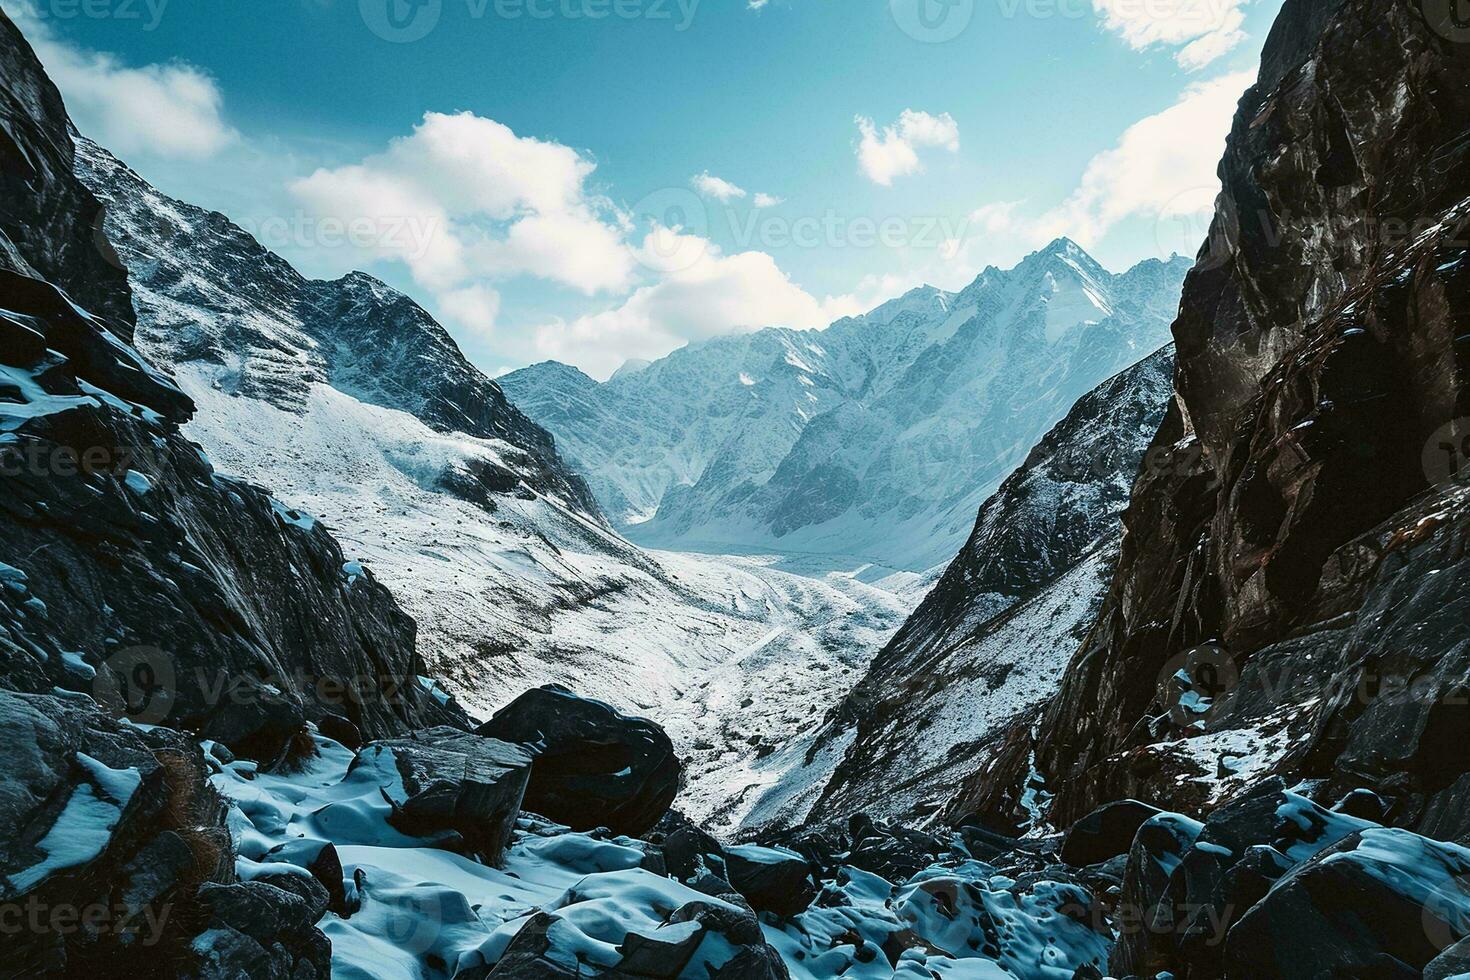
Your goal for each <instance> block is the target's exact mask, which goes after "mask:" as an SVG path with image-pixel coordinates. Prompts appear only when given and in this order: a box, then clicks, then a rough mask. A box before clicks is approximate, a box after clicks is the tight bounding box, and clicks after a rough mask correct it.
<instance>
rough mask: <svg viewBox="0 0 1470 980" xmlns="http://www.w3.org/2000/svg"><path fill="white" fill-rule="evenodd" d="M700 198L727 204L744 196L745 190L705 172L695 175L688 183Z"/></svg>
mask: <svg viewBox="0 0 1470 980" xmlns="http://www.w3.org/2000/svg"><path fill="white" fill-rule="evenodd" d="M689 183H690V184H691V185H692V186H693V187H694V189H695V190H697V191H698V192H699V193H700V194H701V195H702V196H704V197H710V198H714V199H715V200H716V201H721V202H729V201H734V200H736V199H738V198H742V197H744V196H745V189H744V188H742V187H737V186H736V185H734V184H732V183H730V182H729V181H728V180H724V179H723V178H720V177H716V176H714V175H713V174H711V173H710V172H709V171H708V170H706V171H705V172H704V173H702V174H697V175H695V177H694V178H693V179H692V180H690V182H689Z"/></svg>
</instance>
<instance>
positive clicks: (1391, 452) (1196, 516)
mask: <svg viewBox="0 0 1470 980" xmlns="http://www.w3.org/2000/svg"><path fill="white" fill-rule="evenodd" d="M1431 6H1434V5H1427V6H1426V5H1423V4H1420V3H1417V2H1412V0H1391V2H1386V3H1368V2H1365V0H1345V2H1344V0H1289V2H1288V3H1287V4H1286V6H1285V8H1284V10H1283V12H1282V14H1281V17H1280V19H1279V20H1278V23H1277V25H1276V27H1275V29H1274V30H1273V32H1272V35H1271V38H1270V41H1269V43H1268V44H1267V47H1266V51H1265V56H1264V61H1263V65H1262V69H1261V74H1260V77H1259V81H1258V83H1257V84H1256V86H1255V87H1254V88H1252V89H1251V90H1250V91H1248V92H1247V93H1246V95H1245V96H1244V98H1243V99H1242V100H1241V104H1240V108H1239V111H1238V113H1237V116H1236V120H1235V125H1234V129H1233V131H1232V133H1231V136H1230V139H1229V142H1228V145H1227V150H1226V155H1225V159H1224V161H1223V163H1222V164H1221V170H1220V173H1221V177H1222V179H1223V183H1224V189H1223V193H1222V195H1221V197H1220V199H1219V202H1218V206H1217V213H1216V218H1215V222H1214V225H1213V226H1212V231H1211V235H1210V240H1209V241H1208V243H1207V244H1206V245H1205V246H1204V248H1203V249H1202V250H1201V252H1200V256H1199V261H1198V264H1197V266H1196V268H1195V270H1194V271H1193V272H1192V273H1191V274H1190V277H1189V279H1188V281H1187V283H1186V286H1185V292H1184V298H1183V303H1182V306H1181V311H1180V317H1179V320H1178V321H1177V322H1176V324H1175V326H1174V334H1175V339H1176V343H1177V348H1178V368H1177V373H1176V385H1175V387H1176V393H1177V399H1176V400H1175V403H1174V404H1173V405H1172V406H1171V408H1170V412H1169V414H1168V416H1167V418H1166V419H1165V421H1164V424H1163V426H1162V428H1161V429H1160V432H1159V434H1158V437H1157V438H1156V440H1155V443H1154V449H1155V451H1157V452H1159V453H1162V454H1164V456H1165V457H1166V458H1168V457H1171V456H1174V455H1178V454H1183V453H1189V454H1194V455H1197V456H1200V457H1202V458H1203V460H1204V461H1205V462H1206V464H1207V466H1206V471H1205V472H1199V471H1197V470H1191V469H1188V468H1173V467H1168V466H1165V467H1162V468H1160V469H1147V470H1145V471H1144V473H1143V474H1142V475H1141V477H1140V479H1139V482H1138V484H1137V485H1136V487H1135V488H1134V493H1133V499H1132V503H1131V504H1130V508H1129V511H1128V514H1127V516H1126V517H1125V524H1126V526H1127V535H1126V537H1125V539H1124V547H1123V555H1122V559H1121V561H1120V566H1119V570H1118V574H1117V577H1116V579H1115V581H1114V584H1113V586H1112V589H1111V592H1110V594H1109V597H1108V600H1107V603H1106V605H1105V608H1104V609H1103V611H1102V613H1101V614H1100V615H1099V617H1098V620H1097V622H1096V625H1095V628H1094V629H1093V631H1092V633H1091V635H1090V636H1089V638H1088V639H1087V641H1086V642H1085V643H1084V645H1083V648H1082V651H1081V653H1079V654H1078V655H1077V657H1076V659H1075V660H1074V661H1073V663H1072V665H1071V667H1070V668H1069V670H1068V673H1067V677H1066V681H1065V683H1064V686H1063V690H1062V692H1061V694H1060V695H1059V696H1058V697H1057V698H1056V699H1055V700H1054V701H1053V703H1052V705H1051V707H1050V708H1049V709H1048V710H1047V712H1046V714H1045V717H1044V719H1043V721H1042V724H1041V726H1040V731H1039V736H1038V741H1037V743H1036V744H1035V746H1034V747H1033V746H1032V745H1031V744H1029V740H1028V742H1027V743H1026V744H1021V745H1018V746H1016V747H1015V751H1014V752H1012V754H1011V756H1010V757H1009V758H1008V759H1005V760H1003V761H1002V762H1001V764H999V765H998V766H997V767H996V771H995V774H994V775H993V776H992V777H990V778H989V779H988V780H987V782H986V785H985V786H984V787H983V791H982V792H981V793H980V794H979V796H980V797H981V798H982V806H989V807H991V808H994V809H996V810H1001V811H1004V810H1007V809H1010V808H1011V807H1013V806H1014V801H1015V798H1016V795H1017V792H1018V790H1017V787H1018V786H1019V785H1020V784H1021V783H1022V782H1023V781H1024V780H1025V779H1026V778H1027V774H1028V772H1029V771H1030V761H1031V760H1030V755H1031V752H1032V751H1033V748H1034V751H1035V754H1036V765H1037V767H1038V768H1039V769H1040V770H1041V771H1042V772H1043V773H1044V774H1045V776H1046V778H1047V780H1048V784H1049V786H1051V787H1053V788H1054V790H1055V793H1056V798H1055V801H1054V804H1053V810H1052V813H1053V817H1054V819H1055V820H1056V821H1058V822H1062V823H1065V822H1067V821H1070V820H1072V819H1075V818H1077V817H1079V816H1081V815H1082V814H1084V813H1086V812H1088V811H1089V810H1090V809H1092V808H1093V807H1095V806H1096V805H1098V804H1099V803H1101V802H1104V801H1106V800H1109V799H1116V798H1121V797H1125V796H1126V797H1135V798H1140V799H1151V800H1156V801H1160V802H1165V803H1167V804H1168V805H1169V806H1171V807H1173V808H1176V809H1182V810H1185V811H1192V812H1199V811H1201V810H1205V809H1208V808H1209V807H1211V806H1213V805H1216V804H1218V803H1219V802H1220V801H1221V800H1222V799H1223V798H1226V797H1228V796H1229V795H1230V793H1231V791H1236V792H1238V791H1239V790H1240V789H1242V788H1243V786H1244V783H1245V780H1244V777H1237V776H1236V775H1234V773H1236V771H1237V770H1238V769H1239V764H1240V756H1241V753H1244V754H1246V755H1248V756H1253V757H1255V760H1256V763H1257V764H1256V766H1255V767H1254V771H1255V772H1256V773H1259V772H1260V771H1261V770H1262V768H1263V765H1264V769H1265V770H1266V771H1273V770H1274V771H1279V772H1283V773H1293V774H1296V775H1299V776H1309V777H1313V778H1319V779H1324V780H1327V781H1328V792H1330V793H1331V794H1332V795H1333V796H1334V797H1336V796H1340V795H1341V794H1343V793H1346V792H1348V791H1350V790H1353V789H1357V788H1360V787H1367V788H1370V789H1372V790H1374V791H1376V792H1378V793H1379V794H1380V795H1381V796H1383V798H1384V799H1385V800H1387V801H1388V803H1389V807H1390V819H1391V820H1392V821H1393V822H1394V823H1397V824H1400V825H1401V826H1405V827H1411V828H1414V829H1417V830H1420V831H1422V832H1424V833H1429V834H1433V835H1434V836H1438V837H1443V838H1447V839H1455V838H1459V837H1462V836H1464V835H1466V834H1467V833H1470V824H1467V822H1466V819H1465V817H1464V813H1465V806H1464V801H1465V798H1466V797H1465V794H1466V792H1467V787H1470V763H1467V762H1466V761H1465V759H1464V757H1463V754H1460V753H1456V752H1454V751H1450V750H1448V746H1452V745H1456V744H1460V743H1462V742H1463V738H1464V734H1465V733H1467V732H1470V714H1467V713H1466V711H1465V709H1464V708H1463V703H1464V699H1463V697H1462V695H1461V692H1462V691H1463V690H1464V684H1465V677H1466V676H1467V673H1470V659H1467V658H1470V648H1467V647H1466V645H1465V643H1464V623H1465V622H1467V621H1470V605H1467V603H1470V598H1467V596H1470V589H1467V588H1466V585H1465V583H1466V582H1467V581H1470V563H1467V560H1466V542H1467V540H1470V537H1467V534H1470V507H1467V502H1466V497H1465V493H1464V479H1465V476H1466V472H1465V470H1464V460H1465V455H1466V454H1465V452H1464V450H1465V448H1466V447H1465V446H1464V445H1463V440H1464V438H1465V436H1466V434H1467V433H1470V425H1467V424H1466V423H1465V422H1464V421H1463V419H1464V418H1465V417H1466V416H1470V375H1467V351H1470V347H1467V337H1470V335H1467V333H1466V329H1465V323H1466V322H1467V317H1470V264H1467V263H1466V261H1465V257H1466V251H1467V244H1470V201H1467V194H1470V153H1467V149H1466V148H1467V145H1470V144H1467V142H1466V140H1465V133H1466V131H1467V129H1470V95H1467V93H1470V57H1467V48H1466V46H1465V45H1464V44H1463V43H1457V41H1456V40H1454V39H1452V37H1451V35H1452V34H1453V32H1447V31H1444V30H1440V29H1437V28H1436V22H1435V19H1434V17H1432V16H1428V15H1427V13H1426V11H1427V10H1428V9H1429V7H1431ZM1438 26H1439V27H1440V28H1443V26H1444V25H1443V24H1439V25H1438ZM1457 420H1460V421H1457ZM1202 644H1208V645H1211V646H1213V647H1215V648H1216V649H1217V651H1218V656H1217V657H1216V667H1217V673H1218V674H1219V675H1220V677H1221V679H1222V680H1223V682H1224V683H1223V687H1222V688H1220V689H1219V690H1217V691H1216V692H1214V695H1215V696H1212V698H1211V701H1212V703H1211V704H1210V706H1209V712H1208V714H1209V718H1208V723H1207V724H1206V725H1205V727H1204V730H1203V731H1201V730H1199V729H1198V728H1195V729H1191V730H1184V729H1181V728H1180V727H1179V726H1178V725H1177V722H1176V721H1175V719H1173V718H1171V710H1170V709H1171V708H1172V707H1173V705H1171V704H1168V703H1165V700H1163V699H1161V698H1160V695H1159V691H1160V684H1159V681H1160V678H1162V677H1167V676H1170V675H1171V674H1172V673H1173V672H1175V671H1176V670H1177V669H1178V665H1179V664H1180V663H1182V662H1183V660H1184V659H1185V658H1187V657H1188V656H1189V654H1190V651H1192V650H1195V649H1197V648H1199V647H1200V646H1201V645H1202ZM1226 733H1229V739H1230V744H1231V745H1233V746H1236V748H1234V749H1228V748H1227V747H1225V743H1224V742H1222V741H1221V739H1223V738H1225V737H1226ZM1201 740H1203V741H1201ZM1231 752H1234V753H1235V754H1234V755H1233V756H1232V755H1231Z"/></svg>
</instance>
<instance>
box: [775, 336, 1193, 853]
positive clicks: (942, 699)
mask: <svg viewBox="0 0 1470 980" xmlns="http://www.w3.org/2000/svg"><path fill="white" fill-rule="evenodd" d="M1172 371H1173V350H1172V348H1165V349H1164V350H1161V351H1158V352H1156V353H1154V354H1152V355H1150V356H1149V357H1146V358H1144V359H1143V360H1142V361H1140V362H1139V363H1137V364H1135V365H1133V366H1132V367H1130V368H1128V369H1127V370H1125V371H1123V372H1121V373H1120V374H1118V375H1116V376H1115V377H1113V378H1110V379H1108V380H1107V381H1105V382H1103V383H1102V384H1101V385H1099V386H1098V387H1097V388H1095V389H1094V390H1093V391H1091V392H1089V393H1088V394H1087V395H1086V396H1084V397H1083V398H1081V399H1080V400H1079V401H1078V402H1077V403H1076V405H1074V406H1073V407H1072V410H1071V411H1070V412H1068V413H1067V416H1066V418H1064V419H1063V420H1062V421H1061V422H1059V423H1058V424H1057V425H1056V427H1055V428H1053V429H1052V430H1051V431H1050V432H1048V433H1047V434H1046V436H1045V437H1044V438H1043V439H1042V440H1041V441H1040V442H1039V443H1037V445H1036V446H1035V447H1034V448H1033V449H1032V450H1031V452H1030V454H1029V455H1028V456H1027V458H1026V461H1025V463H1024V464H1023V465H1022V466H1021V467H1019V468H1018V469H1017V470H1016V471H1015V472H1013V473H1012V474H1011V475H1010V476H1009V477H1007V478H1006V480H1005V482H1004V483H1002V484H1001V486H1000V489H999V490H997V491H996V493H995V494H994V496H992V497H991V498H990V499H989V500H987V501H986V503H985V505H984V507H982V508H981V509H980V512H979V517H978V519H977V520H976V522H975V527H974V530H973V532H972V533H971V535H970V538H969V540H968V541H967V542H966V543H965V546H964V548H963V549H962V550H961V551H960V553H959V555H958V556H957V557H956V558H955V560H954V561H953V562H952V563H951V564H950V565H949V567H948V568H947V569H946V571H945V573H944V575H943V577H942V578H941V579H940V581H939V582H938V584H937V585H935V587H934V589H933V590H932V591H930V593H929V594H928V596H927V597H926V598H925V599H924V601H923V603H922V604H920V606H919V608H918V610H917V611H915V613H914V614H913V615H912V616H910V617H909V619H908V620H907V621H906V622H905V623H904V625H903V628H902V629H901V630H899V632H898V634H897V635H896V636H894V638H893V639H892V640H891V641H890V642H889V643H888V645H887V646H886V647H885V648H884V649H883V650H882V651H880V652H879V654H878V655H877V656H876V657H875V658H874V659H873V662H872V664H871V665H870V666H869V667H868V670H867V673H866V674H865V675H864V677H863V679H862V680H861V681H860V682H859V683H858V684H857V685H856V686H855V688H854V689H853V691H852V692H851V693H850V694H849V695H848V696H847V697H846V698H845V699H844V700H843V701H842V702H841V703H840V704H838V705H837V706H836V707H835V708H834V709H833V711H832V712H831V713H829V716H828V718H827V719H826V721H825V723H824V725H823V728H822V730H821V732H820V734H819V735H818V737H817V740H816V742H815V745H814V746H813V748H812V750H811V752H810V754H809V758H813V759H815V758H818V757H821V756H822V755H824V754H825V753H832V752H838V751H840V752H841V758H840V761H838V763H837V764H836V766H835V768H834V770H833V771H832V773H831V775H830V778H828V779H827V780H826V785H825V786H824V787H823V788H822V790H821V795H820V797H819V798H818V799H817V801H816V803H815V805H814V806H813V807H812V808H811V811H810V812H809V813H808V814H806V818H807V819H809V820H834V819H841V818H843V817H845V816H846V815H849V814H851V813H854V812H857V811H858V810H866V811H868V812H871V813H873V814H874V815H877V816H882V817H888V818H897V819H913V818H915V817H917V816H922V815H923V811H924V809H925V804H926V803H927V802H929V801H935V800H943V799H944V798H945V797H946V796H948V797H951V798H953V799H954V802H953V803H952V805H951V807H950V811H949V813H947V814H946V816H950V817H953V818H956V819H958V818H962V817H964V816H965V815H966V814H967V812H968V805H967V801H966V799H965V793H964V792H963V791H962V792H960V793H955V791H954V790H955V787H956V785H959V786H960V787H966V786H968V784H969V783H970V782H971V781H972V780H974V779H976V778H978V777H980V776H982V775H984V774H986V773H988V771H989V769H990V764H989V760H990V758H991V757H992V755H993V754H995V753H997V752H1003V749H1004V746H1005V744H1006V738H1007V736H1008V735H1009V734H1010V733H1011V732H1012V730H1013V729H1015V728H1017V727H1019V728H1021V729H1023V730H1024V731H1029V729H1030V727H1031V726H1032V724H1033V723H1034V721H1035V712H1036V710H1037V709H1038V707H1039V706H1041V705H1043V704H1045V703H1046V701H1047V700H1048V699H1049V698H1050V697H1051V696H1053V695H1054V694H1055V693H1056V690H1057V687H1058V685H1059V684H1060V679H1061V674H1062V670H1063V668H1064V667H1065V666H1066V659H1065V658H1066V656H1067V653H1069V652H1070V650H1067V648H1068V647H1070V646H1072V645H1075V643H1076V642H1077V640H1078V638H1079V635H1080V633H1081V632H1082V631H1084V630H1086V629H1087V628H1088V627H1089V626H1090V625H1091V620H1092V617H1093V616H1095V615H1096V613H1097V610H1098V608H1099V606H1100V605H1101V602H1102V598H1103V595H1104V593H1105V592H1106V589H1107V583H1108V576H1109V575H1110V574H1111V571H1112V566H1113V563H1114V562H1115V561H1116V560H1117V555H1118V540H1119V538H1120V536H1121V534H1122V524H1121V521H1120V516H1121V514H1122V511H1123V509H1124V507H1125V506H1126V505H1127V502H1128V494H1129V490H1130V489H1131V487H1132V485H1133V480H1134V478H1135V476H1136V475H1137V474H1138V472H1139V469H1140V467H1141V466H1146V465H1151V463H1152V459H1145V450H1146V449H1147V448H1148V446H1149V443H1150V441H1151V440H1152V438H1153V436H1154V434H1155V433H1156V432H1157V430H1158V426H1159V422H1160V420H1161V419H1162V418H1163V414H1164V410H1165V406H1166V404H1167V403H1168V400H1169V396H1170V393H1171V382H1170V379H1171V376H1172ZM1154 455H1155V457H1156V458H1158V459H1162V458H1163V457H1162V456H1161V455H1159V454H1154ZM1168 462H1169V463H1170V464H1171V465H1176V464H1177V461H1173V460H1169V461H1168ZM1186 462H1189V463H1191V464H1193V465H1196V466H1197V465H1198V462H1199V461H1198V460H1197V459H1194V460H1186ZM1059 648H1060V649H1059ZM1062 651H1066V652H1062ZM842 746H845V749H844V748H842ZM802 775H803V776H805V775H806V774H805V773H803V774H802ZM930 812H932V808H931V809H930ZM1012 829H1015V828H1012Z"/></svg>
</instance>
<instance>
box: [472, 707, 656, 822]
mask: <svg viewBox="0 0 1470 980" xmlns="http://www.w3.org/2000/svg"><path fill="white" fill-rule="evenodd" d="M475 733H476V734H477V735H481V736H485V737H487V738H497V739H500V740H502V741H506V742H519V743H521V744H523V745H525V746H526V747H527V748H529V749H530V750H531V753H532V754H533V755H534V756H535V759H536V763H535V766H534V767H533V768H532V771H531V781H530V784H529V786H527V788H526V796H525V803H524V806H525V808H526V809H527V810H531V811H532V812H535V813H539V814H541V815H543V816H546V817H550V818H551V819H553V820H556V821H559V822H560V823H564V824H566V825H567V826H569V827H571V828H572V829H574V830H592V829H594V828H597V827H607V828H609V829H611V830H613V831H616V832H617V833H620V834H626V835H628V836H630V837H638V836H641V835H643V834H644V833H646V832H647V831H648V830H650V829H651V828H652V827H653V826H654V825H655V824H657V823H658V821H659V818H661V817H662V816H663V815H664V814H665V813H667V812H668V809H669V806H670V805H671V804H672V803H673V802H674V797H675V795H677V794H678V792H679V783H680V777H681V775H682V772H683V767H682V766H681V764H680V763H679V759H678V756H676V755H675V754H674V745H673V743H672V742H670V741H669V737H668V735H667V734H665V733H664V730H663V729H662V728H660V727H659V726H658V725H655V724H654V723H653V722H651V721H645V720H643V719H641V718H630V717H628V716H626V715H623V714H621V713H619V712H618V711H617V710H616V709H614V708H612V707H611V706H609V705H606V704H603V703H602V702H600V701H591V700H588V699H586V698H581V697H578V696H577V695H575V694H573V693H572V692H570V691H568V690H567V689H566V688H563V687H559V686H556V685H549V686H547V687H541V688H537V689H535V690H532V691H527V692H526V693H525V694H523V695H521V696H520V697H518V698H516V699H515V700H514V701H512V702H511V703H510V704H509V705H507V706H506V707H505V708H503V709H501V710H500V711H499V712H497V713H496V714H495V716H494V717H493V718H491V719H490V720H489V721H487V722H486V723H485V724H483V725H481V726H480V727H479V728H478V729H476V731H475Z"/></svg>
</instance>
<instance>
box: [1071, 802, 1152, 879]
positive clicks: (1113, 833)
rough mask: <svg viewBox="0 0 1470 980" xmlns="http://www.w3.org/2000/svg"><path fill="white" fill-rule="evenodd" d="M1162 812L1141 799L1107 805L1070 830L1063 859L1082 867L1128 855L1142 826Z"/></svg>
mask: <svg viewBox="0 0 1470 980" xmlns="http://www.w3.org/2000/svg"><path fill="white" fill-rule="evenodd" d="M1159 812H1160V811H1159V808H1158V807H1153V806H1149V805H1148V804H1147V803H1140V802H1138V801H1137V800H1118V801H1116V802H1114V803H1107V804H1104V805H1103V806H1100V807H1098V808H1097V809H1096V810H1094V811H1092V812H1091V813H1089V814H1088V815H1087V816H1085V817H1083V818H1082V819H1081V820H1079V821H1077V823H1075V824H1074V825H1073V826H1072V829H1071V830H1069V831H1067V839H1066V841H1065V842H1063V844H1062V855H1061V856H1062V860H1063V861H1065V862H1066V863H1067V864H1071V865H1075V866H1076V867H1079V868H1082V867H1086V866H1088V865H1090V864H1102V863H1103V862H1104V861H1107V860H1109V859H1110V858H1114V857H1117V856H1118V855H1119V854H1127V853H1128V850H1129V848H1131V847H1132V846H1133V837H1134V835H1135V834H1137V833H1138V828H1139V827H1142V826H1143V825H1144V823H1145V822H1147V821H1148V820H1149V819H1150V818H1152V817H1154V816H1156V815H1158V813H1159Z"/></svg>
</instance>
